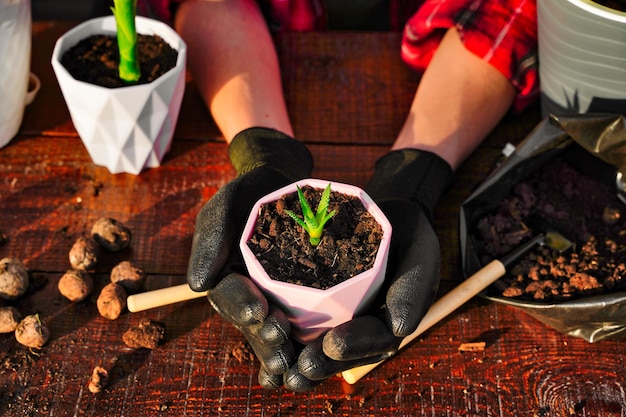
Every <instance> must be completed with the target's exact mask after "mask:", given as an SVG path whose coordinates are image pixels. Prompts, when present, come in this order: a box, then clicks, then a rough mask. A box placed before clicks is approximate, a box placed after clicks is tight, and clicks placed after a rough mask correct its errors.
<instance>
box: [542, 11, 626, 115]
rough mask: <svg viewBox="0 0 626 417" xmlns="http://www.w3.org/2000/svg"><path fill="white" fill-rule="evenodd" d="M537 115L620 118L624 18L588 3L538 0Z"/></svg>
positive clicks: (625, 86)
mask: <svg viewBox="0 0 626 417" xmlns="http://www.w3.org/2000/svg"><path fill="white" fill-rule="evenodd" d="M537 19H538V21H537V27H538V41H539V78H540V80H541V110H542V113H543V115H544V117H545V116H547V115H549V114H575V113H588V112H595V113H597V112H603V113H626V13H624V12H621V11H617V10H615V9H611V8H608V7H605V6H602V5H600V4H598V3H595V2H594V1H591V0H538V1H537Z"/></svg>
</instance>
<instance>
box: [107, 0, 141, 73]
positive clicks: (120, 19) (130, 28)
mask: <svg viewBox="0 0 626 417" xmlns="http://www.w3.org/2000/svg"><path fill="white" fill-rule="evenodd" d="M111 11H112V12H113V15H114V16H115V25H116V27H117V46H118V48H119V50H120V64H119V76H120V78H121V79H122V80H123V81H125V82H127V83H134V82H136V81H138V80H139V77H140V76H141V71H140V69H139V59H138V55H137V29H136V28H135V15H136V12H137V0H113V7H111Z"/></svg>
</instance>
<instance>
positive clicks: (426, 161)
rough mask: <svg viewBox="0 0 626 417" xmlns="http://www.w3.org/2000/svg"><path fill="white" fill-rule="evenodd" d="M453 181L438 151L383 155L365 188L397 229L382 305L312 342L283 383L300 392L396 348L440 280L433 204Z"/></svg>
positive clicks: (418, 320)
mask: <svg viewBox="0 0 626 417" xmlns="http://www.w3.org/2000/svg"><path fill="white" fill-rule="evenodd" d="M451 180H452V169H451V168H450V166H449V165H448V164H447V163H446V162H445V161H443V160H442V159H441V158H439V157H438V156H436V155H434V154H432V153H430V152H424V151H417V150H411V149H404V150H400V151H393V152H390V153H388V154H387V155H385V156H384V157H383V158H381V159H380V160H379V161H378V163H377V165H376V170H375V172H374V175H373V177H372V179H371V180H370V182H369V184H368V185H367V186H366V187H365V190H366V191H367V193H368V194H369V195H370V196H371V197H372V199H373V200H374V201H375V202H376V203H377V204H378V205H379V207H380V208H381V210H382V211H383V212H384V213H385V215H386V216H387V218H388V219H389V221H390V223H391V225H392V227H393V233H392V238H391V250H390V254H389V261H388V267H387V277H386V279H385V284H384V286H383V288H382V289H381V294H380V296H379V303H378V307H379V309H377V310H374V311H372V313H371V314H370V315H365V316H360V317H357V318H355V319H353V320H350V321H348V322H346V323H344V324H342V325H340V326H337V327H336V328H334V329H331V330H330V331H329V332H328V333H326V334H325V335H324V336H323V337H321V338H319V339H318V340H316V341H314V342H313V343H311V344H309V345H307V346H306V347H305V348H304V350H303V351H302V352H301V354H300V355H299V358H298V363H297V365H296V366H293V367H291V369H290V370H289V372H288V374H287V375H286V376H285V386H286V387H287V388H288V389H291V390H294V391H299V390H302V389H301V387H306V386H312V385H314V383H315V382H317V383H319V382H321V381H323V380H325V379H327V378H328V377H330V376H332V375H334V374H337V373H339V372H343V371H345V370H347V369H351V368H354V367H356V366H361V365H365V364H369V363H375V362H379V361H381V360H384V359H386V358H387V357H389V356H390V355H393V354H394V353H395V352H396V351H397V349H398V346H399V345H400V342H401V341H402V339H403V338H404V337H406V336H408V335H409V334H411V333H412V332H413V331H414V330H415V329H416V328H417V326H418V325H419V322H420V321H421V319H422V317H423V316H424V314H425V313H426V311H427V310H428V308H429V306H430V304H431V302H432V300H433V298H434V295H435V292H436V290H437V286H438V283H439V270H440V249H439V240H438V238H437V236H436V234H435V232H434V230H433V227H432V223H431V217H432V210H433V208H434V207H435V205H436V204H437V201H438V200H439V198H440V196H441V195H442V194H443V193H444V192H445V191H446V189H447V188H448V186H449V184H450V182H451Z"/></svg>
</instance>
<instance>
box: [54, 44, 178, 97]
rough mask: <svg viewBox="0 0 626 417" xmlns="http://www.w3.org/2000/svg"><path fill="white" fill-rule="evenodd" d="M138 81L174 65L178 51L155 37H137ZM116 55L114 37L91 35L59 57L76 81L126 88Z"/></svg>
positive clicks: (116, 49)
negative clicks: (139, 75) (139, 72)
mask: <svg viewBox="0 0 626 417" xmlns="http://www.w3.org/2000/svg"><path fill="white" fill-rule="evenodd" d="M137 52H138V59H139V68H140V71H141V78H140V79H139V81H137V82H136V83H134V84H147V83H150V82H152V81H154V80H155V79H157V78H159V77H160V76H161V75H163V74H165V73H166V72H167V71H169V70H170V69H172V68H174V67H175V66H176V60H177V58H178V51H177V50H176V49H174V48H172V47H171V46H170V45H169V44H168V43H167V42H165V40H164V39H163V38H161V37H159V36H156V35H141V34H138V35H137ZM119 61H120V54H119V49H118V46H117V40H116V38H115V37H114V36H108V35H92V36H89V37H87V38H85V39H82V40H81V41H80V42H78V43H77V44H76V45H74V46H73V47H71V48H70V49H68V50H67V51H66V52H65V53H64V54H63V56H62V57H61V64H62V65H63V66H64V67H65V68H66V69H67V71H68V72H69V73H70V74H71V75H72V76H73V77H74V78H75V79H77V80H79V81H84V82H88V83H91V84H96V85H99V86H102V87H108V88H117V87H124V86H127V85H128V83H126V82H124V81H122V80H121V79H120V78H119V75H118V68H119Z"/></svg>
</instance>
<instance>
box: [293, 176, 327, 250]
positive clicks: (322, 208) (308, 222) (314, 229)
mask: <svg viewBox="0 0 626 417" xmlns="http://www.w3.org/2000/svg"><path fill="white" fill-rule="evenodd" d="M297 189H298V200H299V201H300V206H301V207H302V215H303V218H300V217H299V216H298V215H297V214H295V213H294V212H293V211H291V210H285V213H287V214H288V215H289V216H290V217H291V218H292V219H294V220H295V222H296V223H298V224H299V225H300V226H302V228H303V229H304V230H305V231H306V232H307V233H308V234H309V242H310V243H311V245H313V246H316V245H318V244H319V243H320V241H321V239H322V233H323V231H324V225H325V224H326V223H327V222H328V221H329V220H330V219H331V218H332V217H333V216H334V215H335V210H333V211H332V212H330V213H328V204H329V202H330V183H329V184H328V186H326V188H325V189H324V192H323V193H322V197H321V198H320V203H319V204H318V206H317V210H316V211H315V214H313V210H312V209H311V206H310V205H309V203H308V201H306V197H305V196H304V193H303V192H302V189H301V188H300V186H297Z"/></svg>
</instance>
